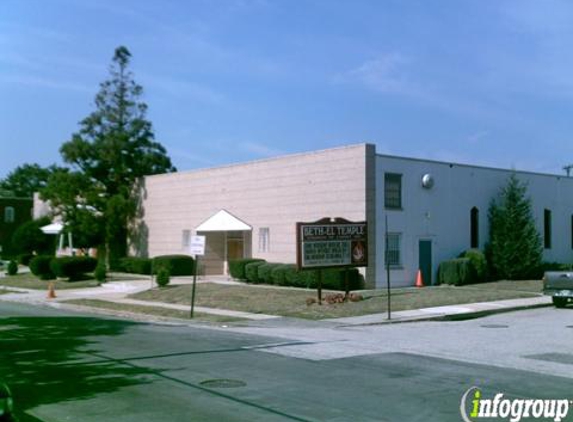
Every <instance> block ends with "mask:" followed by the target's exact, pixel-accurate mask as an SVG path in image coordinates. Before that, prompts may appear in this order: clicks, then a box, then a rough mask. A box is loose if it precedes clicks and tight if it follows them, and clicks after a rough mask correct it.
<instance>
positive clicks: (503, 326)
mask: <svg viewBox="0 0 573 422" xmlns="http://www.w3.org/2000/svg"><path fill="white" fill-rule="evenodd" d="M481 327H482V328H509V325H505V324H483V325H482V326H481Z"/></svg>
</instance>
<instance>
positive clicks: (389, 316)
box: [384, 215, 392, 320]
mask: <svg viewBox="0 0 573 422" xmlns="http://www.w3.org/2000/svg"><path fill="white" fill-rule="evenodd" d="M385 243H386V246H385V250H384V255H385V256H386V285H387V295H388V320H390V319H392V310H391V309H392V302H391V299H390V260H389V259H388V258H389V254H388V215H386V242H385Z"/></svg>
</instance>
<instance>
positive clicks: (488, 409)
mask: <svg viewBox="0 0 573 422" xmlns="http://www.w3.org/2000/svg"><path fill="white" fill-rule="evenodd" d="M572 405H573V401H571V400H568V399H552V400H547V399H507V398H504V394H503V393H497V394H496V395H495V396H493V398H489V399H486V398H484V397H483V395H482V392H481V390H480V389H479V388H478V387H471V388H470V389H468V390H467V391H466V392H465V393H464V395H463V396H462V400H461V403H460V413H461V415H462V419H463V420H464V422H476V421H478V420H479V419H484V418H488V419H496V418H497V419H500V420H509V421H510V422H520V421H521V420H522V419H524V418H526V419H528V420H531V419H539V420H547V421H551V420H552V421H554V422H560V421H562V420H563V418H566V417H567V414H568V413H569V408H570V407H571V406H572Z"/></svg>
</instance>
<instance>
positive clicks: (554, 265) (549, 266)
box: [532, 262, 572, 280]
mask: <svg viewBox="0 0 573 422" xmlns="http://www.w3.org/2000/svg"><path fill="white" fill-rule="evenodd" d="M571 270H572V266H571V265H570V264H562V263H560V262H542V263H541V265H540V266H539V268H538V269H537V271H535V273H534V274H532V278H533V279H535V280H537V279H540V278H542V277H543V274H544V273H545V272H546V271H571Z"/></svg>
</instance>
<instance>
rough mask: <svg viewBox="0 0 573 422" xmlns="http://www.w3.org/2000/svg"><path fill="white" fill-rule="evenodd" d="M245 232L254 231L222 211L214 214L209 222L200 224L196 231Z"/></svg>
mask: <svg viewBox="0 0 573 422" xmlns="http://www.w3.org/2000/svg"><path fill="white" fill-rule="evenodd" d="M244 230H252V227H251V226H249V225H248V224H247V223H245V222H244V221H241V220H239V219H238V218H237V217H235V216H234V215H232V214H230V213H229V212H227V211H225V210H221V211H219V212H217V213H215V214H213V215H212V216H211V217H209V218H208V219H207V220H205V221H204V222H202V223H201V224H199V226H197V228H196V229H195V231H197V232H226V231H244Z"/></svg>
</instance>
